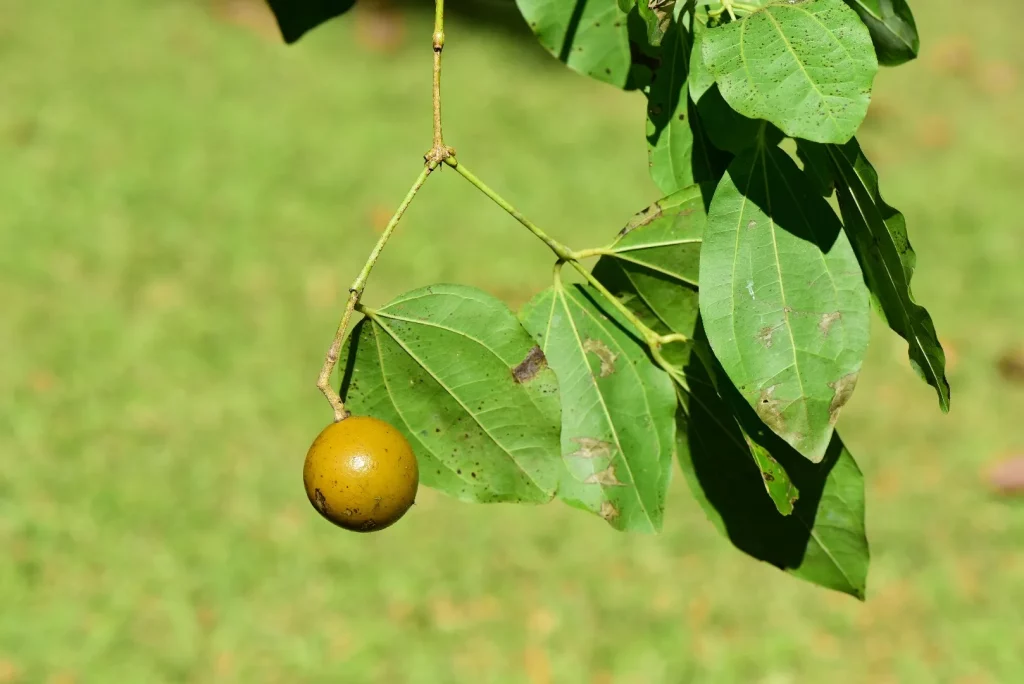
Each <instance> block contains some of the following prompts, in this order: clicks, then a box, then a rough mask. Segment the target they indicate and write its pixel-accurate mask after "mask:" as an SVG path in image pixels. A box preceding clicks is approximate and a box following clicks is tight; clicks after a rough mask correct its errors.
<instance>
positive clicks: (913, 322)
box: [826, 145, 949, 410]
mask: <svg viewBox="0 0 1024 684" xmlns="http://www.w3.org/2000/svg"><path fill="white" fill-rule="evenodd" d="M826 147H827V149H828V153H829V156H830V157H832V161H833V163H834V164H835V166H836V168H837V170H838V171H839V174H840V175H841V176H842V177H843V180H844V182H845V183H846V185H847V186H848V187H850V188H851V190H850V196H851V197H852V199H853V202H854V203H855V204H856V206H857V209H858V211H859V212H860V215H861V218H862V219H863V220H864V225H865V226H866V227H867V228H868V230H869V231H870V232H871V233H874V232H875V228H873V227H872V225H871V221H870V220H869V219H868V216H867V213H866V212H865V210H864V207H863V205H862V204H861V202H860V200H859V199H858V198H857V193H856V192H853V190H852V187H853V186H852V185H851V184H850V181H849V180H848V179H847V174H846V168H845V167H844V162H846V158H845V157H843V155H837V154H836V152H835V150H834V149H833V146H832V145H827V146H826ZM840 158H842V159H840ZM846 163H847V164H848V162H846ZM850 168H852V169H853V175H854V176H855V177H856V178H857V180H858V181H860V184H861V185H862V186H864V188H865V190H867V194H868V195H869V196H870V195H871V194H872V193H871V191H870V190H869V189H868V188H867V185H866V184H865V183H864V180H863V178H861V175H860V174H859V173H857V169H856V168H854V167H852V165H851V167H850ZM871 204H872V206H874V207H875V209H876V212H877V209H878V206H877V205H876V204H875V202H874V199H873V198H872V201H871ZM878 220H879V221H880V222H881V223H882V225H883V226H886V224H885V219H883V218H882V216H881V213H880V212H878ZM886 233H887V234H888V235H889V237H890V238H891V237H892V235H891V233H889V228H888V226H886ZM897 259H899V256H898V255H897ZM902 261H903V260H902V259H900V270H901V271H902V270H903V263H902ZM881 262H882V267H883V268H884V269H885V274H886V276H888V278H889V282H890V284H891V285H892V287H893V290H894V291H895V292H896V299H897V300H900V303H901V305H902V297H900V290H902V287H901V286H900V284H899V283H897V282H896V279H895V278H894V277H893V272H892V269H891V268H890V267H889V260H888V259H884V258H883V259H881ZM904 278H906V273H905V272H904ZM907 299H908V300H910V303H911V304H914V305H915V306H920V305H919V304H917V302H915V301H914V298H913V296H912V295H911V293H910V281H909V279H907ZM900 308H901V309H902V310H903V319H904V322H905V323H906V325H907V327H908V328H909V329H910V330H912V331H913V333H914V334H913V335H912V337H913V338H914V342H913V344H914V345H915V346H916V347H917V348H918V350H919V351H920V352H921V356H922V357H924V360H925V363H927V364H928V370H929V371H931V375H932V377H933V378H935V380H936V385H938V386H939V395H940V399H941V400H942V402H943V404H944V405H945V406H946V408H947V410H948V406H949V398H948V396H947V395H946V393H945V392H944V391H943V389H942V388H941V385H942V373H941V372H939V371H938V370H937V369H936V368H935V367H934V365H933V363H932V358H931V355H930V354H928V352H927V351H926V350H925V348H924V346H923V345H922V344H921V336H922V331H921V328H920V326H919V324H918V321H917V317H915V316H911V315H910V313H909V312H908V311H907V308H906V307H905V306H901V307H900ZM924 334H927V331H924Z"/></svg>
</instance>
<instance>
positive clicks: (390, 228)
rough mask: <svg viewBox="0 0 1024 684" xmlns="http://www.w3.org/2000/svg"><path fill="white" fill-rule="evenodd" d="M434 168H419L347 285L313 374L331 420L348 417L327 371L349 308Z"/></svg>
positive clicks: (330, 370)
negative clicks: (343, 303) (328, 343)
mask: <svg viewBox="0 0 1024 684" xmlns="http://www.w3.org/2000/svg"><path fill="white" fill-rule="evenodd" d="M435 168H437V165H436V164H435V165H431V164H429V163H428V164H427V165H426V166H424V167H423V170H422V171H420V174H419V175H418V176H417V177H416V180H415V181H414V182H413V184H412V187H411V188H409V192H407V193H406V194H405V198H404V199H403V200H402V203H401V204H399V205H398V209H396V210H395V213H394V215H392V217H391V220H390V221H388V224H387V226H385V227H384V232H383V233H382V234H381V236H380V239H379V240H377V244H376V245H374V247H373V251H371V252H370V256H369V257H368V258H367V259H366V263H365V264H364V265H363V269H362V270H361V271H360V272H359V275H358V276H356V279H355V281H354V282H353V283H352V286H351V287H350V288H349V289H348V291H349V296H348V304H347V305H346V306H345V313H344V315H342V317H341V323H340V324H339V325H338V329H337V331H336V332H335V333H334V339H333V340H332V341H331V346H330V348H329V349H328V350H327V356H326V358H325V359H324V365H323V367H322V368H321V369H320V375H319V377H318V378H317V381H316V386H317V387H318V388H319V389H320V391H321V392H323V395H324V396H325V397H327V401H328V402H329V403H330V404H331V408H333V409H334V420H335V422H337V421H340V420H344V419H345V418H347V417H348V411H346V410H345V403H344V402H343V401H342V400H341V395H339V394H338V393H337V392H335V391H334V388H333V387H331V374H332V373H333V372H334V368H335V366H337V365H338V357H339V356H340V354H341V345H342V343H343V342H344V341H345V332H346V331H347V330H348V323H349V320H351V318H352V312H353V311H355V309H356V307H357V306H358V305H359V298H360V297H361V296H362V294H363V290H364V289H365V288H366V280H367V279H368V278H369V277H370V271H372V270H373V267H374V265H375V264H376V263H377V259H378V258H380V253H381V252H382V251H383V250H384V245H386V244H387V242H388V240H389V239H390V238H391V234H392V233H394V232H395V228H396V227H398V222H399V221H400V220H401V219H402V216H403V215H404V214H405V210H406V209H408V208H409V205H410V204H412V200H413V198H414V197H416V193H417V192H419V191H420V188H422V187H423V184H424V183H426V182H427V178H428V177H429V176H430V173H431V172H432V171H433V170H434V169H435Z"/></svg>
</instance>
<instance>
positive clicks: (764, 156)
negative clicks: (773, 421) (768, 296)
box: [740, 148, 828, 425]
mask: <svg viewBox="0 0 1024 684" xmlns="http://www.w3.org/2000/svg"><path fill="white" fill-rule="evenodd" d="M761 160H762V161H761V169H762V171H763V176H764V190H765V193H764V196H765V202H766V203H767V204H768V214H767V215H768V221H769V223H770V225H771V231H772V250H773V251H774V252H775V272H776V273H778V274H779V295H780V296H781V297H782V315H783V316H784V317H785V319H786V333H787V334H788V335H789V342H790V345H792V348H793V370H794V371H795V372H796V379H797V382H799V383H800V396H801V397H806V396H807V390H806V388H805V387H804V376H803V374H802V373H801V372H800V363H799V362H798V359H797V347H796V337H795V336H794V335H793V324H792V322H791V321H790V320H789V305H788V304H787V303H786V287H785V285H783V282H782V263H781V262H780V261H779V242H778V239H777V238H776V236H775V229H776V225H775V218H774V217H773V212H772V192H771V187H770V186H769V185H768V152H767V150H765V149H764V148H762V149H761ZM780 175H781V174H780ZM787 187H788V186H787ZM801 215H802V214H801ZM740 223H742V220H741V221H740ZM819 254H820V252H819ZM822 258H824V257H822ZM827 270H828V269H827V268H826V271H827ZM793 403H796V402H795V401H794V402H792V403H790V404H789V406H792V405H793ZM787 408H788V406H787ZM800 409H802V411H803V414H804V420H806V421H807V424H808V425H810V423H811V414H810V410H809V409H808V408H807V402H806V401H803V402H801V403H800Z"/></svg>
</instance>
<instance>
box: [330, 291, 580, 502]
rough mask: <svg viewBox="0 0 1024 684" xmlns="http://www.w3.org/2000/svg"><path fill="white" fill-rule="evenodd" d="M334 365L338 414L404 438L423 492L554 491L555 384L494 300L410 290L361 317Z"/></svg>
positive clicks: (485, 498) (486, 498)
mask: <svg viewBox="0 0 1024 684" xmlns="http://www.w3.org/2000/svg"><path fill="white" fill-rule="evenodd" d="M342 359H343V362H344V364H345V365H344V372H343V379H342V387H341V395H342V397H343V398H344V399H345V401H346V405H347V406H348V408H349V409H350V410H351V411H353V412H355V413H358V414H362V415H371V416H375V417H377V418H380V419H382V420H386V421H387V422H389V423H391V424H392V425H394V426H395V427H396V428H398V429H399V430H400V431H401V432H402V433H403V434H404V435H405V436H406V437H407V438H408V439H409V442H410V444H412V446H413V449H414V451H415V452H416V457H417V460H418V461H419V465H420V476H421V478H422V481H423V484H425V485H427V486H429V487H435V488H437V489H440V490H442V491H444V492H446V493H448V494H450V495H452V496H455V497H457V498H459V499H462V500H465V501H478V502H491V501H514V502H544V501H547V500H549V499H550V498H551V497H552V495H553V494H554V491H555V488H556V486H557V484H558V479H559V473H560V470H561V467H562V465H561V446H560V441H559V426H560V408H559V399H558V384H557V379H556V377H555V374H554V372H553V371H552V370H551V369H550V368H548V366H547V362H546V360H545V359H544V355H543V353H542V352H541V350H540V348H539V347H538V346H537V345H536V344H535V343H534V341H533V340H532V339H531V338H530V336H529V334H528V333H527V332H526V330H525V329H523V327H522V325H520V323H519V321H518V320H517V319H516V317H515V315H514V314H513V313H512V312H511V311H509V310H508V308H507V307H506V306H505V305H504V304H503V303H502V302H501V301H499V300H497V299H495V298H494V297H491V296H490V295H488V294H486V293H484V292H481V291H479V290H476V289H473V288H470V287H464V286H459V285H433V286H430V287H427V288H423V289H420V290H414V291H412V292H409V293H407V294H404V295H402V296H400V297H398V298H397V299H395V300H394V301H392V302H391V303H390V304H388V305H387V306H385V307H383V308H381V309H378V310H376V311H373V312H369V313H368V315H367V317H366V318H364V319H363V320H362V321H360V322H359V324H358V325H357V326H356V327H355V329H354V330H353V332H352V334H351V335H350V337H349V339H348V342H347V344H346V346H345V348H344V351H343V356H342Z"/></svg>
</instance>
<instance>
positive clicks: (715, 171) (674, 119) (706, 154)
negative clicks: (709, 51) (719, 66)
mask: <svg viewBox="0 0 1024 684" xmlns="http://www.w3.org/2000/svg"><path fill="white" fill-rule="evenodd" d="M689 59H690V51H689V36H688V34H687V32H686V30H685V29H684V28H683V27H682V26H681V25H680V24H678V23H677V22H675V21H673V22H672V24H671V25H670V26H669V30H668V33H667V34H666V35H665V40H664V42H663V43H662V55H661V62H660V64H659V66H658V68H657V70H656V71H655V73H654V82H653V83H652V84H651V87H650V91H649V93H648V95H647V153H648V159H649V162H650V170H651V178H652V179H653V180H654V183H655V184H656V185H657V186H658V189H660V190H661V191H662V192H664V193H665V194H671V193H673V192H675V191H676V190H679V189H681V188H685V187H688V186H690V185H693V184H694V183H703V182H706V181H710V180H716V179H718V178H719V177H721V175H722V172H723V171H724V170H725V166H726V165H727V164H728V155H725V154H723V153H722V152H721V151H720V150H717V149H715V148H714V147H713V146H712V145H711V144H709V142H708V139H707V136H706V135H705V134H704V130H703V123H702V121H701V118H700V117H699V116H697V111H696V108H695V107H694V105H693V102H691V101H690V98H689V97H688V95H687V88H686V74H687V68H688V63H689Z"/></svg>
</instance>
